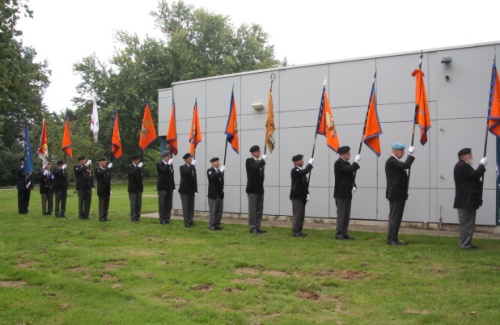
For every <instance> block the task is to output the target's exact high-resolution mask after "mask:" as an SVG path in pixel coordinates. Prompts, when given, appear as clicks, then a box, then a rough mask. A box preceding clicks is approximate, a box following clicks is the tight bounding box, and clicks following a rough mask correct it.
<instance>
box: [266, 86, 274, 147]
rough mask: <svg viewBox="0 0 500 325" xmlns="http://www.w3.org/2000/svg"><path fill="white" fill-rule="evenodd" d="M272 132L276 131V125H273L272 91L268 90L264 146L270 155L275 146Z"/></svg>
mask: <svg viewBox="0 0 500 325" xmlns="http://www.w3.org/2000/svg"><path fill="white" fill-rule="evenodd" d="M274 131H276V125H275V124H274V105H273V90H272V89H269V101H268V103H267V117H266V146H267V148H268V149H269V152H271V153H272V152H273V150H274V146H275V144H276V142H275V141H274Z"/></svg>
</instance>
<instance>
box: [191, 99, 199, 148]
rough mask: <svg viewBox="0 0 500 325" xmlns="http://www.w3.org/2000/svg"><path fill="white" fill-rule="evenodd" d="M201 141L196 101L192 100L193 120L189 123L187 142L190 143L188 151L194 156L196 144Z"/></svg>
mask: <svg viewBox="0 0 500 325" xmlns="http://www.w3.org/2000/svg"><path fill="white" fill-rule="evenodd" d="M200 141H201V128H200V119H199V118H198V101H197V100H195V102H194V109H193V122H192V123H191V130H190V131H189V143H191V149H190V151H189V152H190V153H191V155H192V156H194V152H195V150H196V146H197V145H198V143H199V142H200Z"/></svg>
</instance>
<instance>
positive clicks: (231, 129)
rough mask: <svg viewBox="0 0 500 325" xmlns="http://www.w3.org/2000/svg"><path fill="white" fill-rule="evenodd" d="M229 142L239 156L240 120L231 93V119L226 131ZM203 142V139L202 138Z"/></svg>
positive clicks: (228, 121) (228, 120)
mask: <svg viewBox="0 0 500 325" xmlns="http://www.w3.org/2000/svg"><path fill="white" fill-rule="evenodd" d="M224 134H226V136H227V142H229V143H230V144H231V147H233V150H234V151H236V153H237V154H239V153H240V144H239V142H238V120H237V114H236V102H235V101H234V92H232V91H231V103H230V104H229V117H228V119H227V125H226V131H225V132H224ZM200 140H201V138H200Z"/></svg>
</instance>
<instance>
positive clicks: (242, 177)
mask: <svg viewBox="0 0 500 325" xmlns="http://www.w3.org/2000/svg"><path fill="white" fill-rule="evenodd" d="M495 48H496V50H498V52H500V42H494V43H487V44H476V45H468V46H460V47H452V48H442V49H432V50H425V51H423V65H422V70H423V71H424V73H425V85H426V88H427V97H428V100H429V109H430V114H431V121H432V127H431V129H430V133H429V141H428V143H427V144H426V145H425V146H422V145H421V144H420V142H419V133H418V132H419V131H418V129H417V131H416V132H417V134H416V136H415V143H416V144H415V147H416V152H415V157H416V160H415V163H414V164H413V168H412V172H411V181H410V192H409V199H408V202H407V205H406V210H405V215H404V219H403V221H408V222H419V223H439V222H440V221H441V222H442V223H444V224H456V223H458V216H457V212H456V210H454V209H453V199H454V195H455V189H454V186H455V184H454V180H453V167H454V165H455V163H456V161H457V152H458V151H459V149H461V148H463V147H470V148H472V150H473V154H474V159H475V165H474V166H475V167H477V165H478V163H479V160H480V158H481V157H482V156H483V147H484V139H485V128H486V122H487V120H486V116H487V110H488V100H489V90H490V81H491V79H490V78H491V69H492V59H493V56H494V52H495ZM419 56H420V51H415V52H409V53H399V54H391V55H382V56H375V57H365V58H357V59H349V60H341V61H334V62H325V63H317V64H309V65H300V66H288V67H279V68H275V69H268V70H260V71H251V72H245V73H238V74H233V75H224V76H217V77H210V78H203V79H196V80H188V81H182V82H176V83H174V84H173V86H172V88H170V89H161V90H159V91H158V94H159V118H158V121H159V127H158V129H159V135H160V136H161V139H162V148H164V147H165V135H166V133H167V130H168V125H169V120H170V116H171V107H172V98H175V103H176V119H177V132H178V140H179V155H178V156H177V157H176V160H175V165H176V166H175V170H176V173H177V175H176V181H177V182H179V180H180V177H179V172H178V171H179V169H178V166H179V164H181V163H183V161H182V158H181V157H182V155H183V154H184V153H185V152H188V151H189V141H188V137H189V130H190V126H191V119H192V114H193V106H194V102H195V97H197V100H198V109H199V116H200V124H201V128H202V132H203V141H202V142H201V143H200V144H199V145H198V149H197V151H196V160H197V162H198V164H197V166H196V167H197V170H198V175H199V177H198V182H199V195H198V197H197V199H196V206H195V209H196V210H199V211H207V210H208V205H207V198H206V194H207V193H206V192H207V179H206V170H207V168H209V166H210V163H209V159H210V158H212V157H214V156H218V157H220V158H221V160H222V159H223V157H224V148H225V135H224V130H225V127H226V123H227V118H228V114H229V104H230V99H231V89H232V87H233V84H234V95H235V100H236V105H237V112H238V124H239V132H240V133H239V135H240V155H237V154H236V153H235V152H234V151H233V150H231V148H230V146H229V149H228V151H227V159H226V166H227V169H226V177H225V183H226V186H225V193H226V197H225V200H224V201H225V202H224V212H228V213H241V214H245V213H247V210H248V207H247V206H248V203H247V195H246V193H245V186H246V172H245V159H246V158H247V157H249V148H250V146H252V145H254V144H258V145H260V146H261V148H262V149H263V147H264V140H265V129H264V122H265V119H266V112H267V103H268V95H269V87H270V81H271V80H270V75H271V74H272V73H274V74H275V75H276V80H275V81H274V84H273V98H274V111H275V120H276V126H277V131H276V133H275V137H276V149H275V151H274V152H273V153H272V154H269V153H268V160H267V165H266V179H265V191H266V193H265V204H264V214H267V215H276V216H290V215H291V214H292V205H291V202H290V200H289V191H290V170H291V168H292V166H293V164H292V161H291V158H292V156H293V155H295V154H297V153H301V154H303V155H304V159H309V158H310V155H311V151H312V147H313V140H314V134H315V126H316V122H317V114H318V108H319V104H320V100H321V92H322V87H323V81H324V79H325V78H326V79H327V92H328V98H329V101H330V106H331V108H332V114H333V118H334V120H335V124H336V126H337V131H338V134H339V140H340V145H349V146H350V147H351V148H352V149H351V151H352V152H353V153H354V152H356V151H357V149H358V146H359V143H360V140H361V135H362V130H363V124H364V120H365V114H366V110H367V106H368V100H369V96H370V90H371V85H372V81H373V74H374V71H375V69H376V70H377V83H376V89H377V99H378V115H379V119H380V122H381V126H382V130H383V134H382V135H381V136H380V140H381V147H382V154H381V156H380V158H377V156H376V155H375V154H374V153H373V152H372V151H371V150H370V149H369V148H368V147H366V145H363V149H362V160H361V169H360V170H359V171H358V176H357V179H356V183H357V185H358V190H357V192H356V194H355V197H354V199H353V207H352V213H351V216H352V218H353V219H361V220H387V218H388V214H389V204H388V201H387V200H386V198H385V187H386V179H385V171H384V165H385V161H386V159H387V158H388V157H389V156H390V154H391V144H392V143H393V142H396V141H399V142H403V143H405V144H406V145H407V146H408V145H409V143H410V141H411V135H412V122H413V116H414V111H415V78H413V77H412V76H411V73H412V72H413V71H414V69H415V68H417V66H418V62H419ZM257 103H261V104H263V106H264V109H262V110H258V109H254V108H253V107H252V104H257ZM499 148H500V142H499V141H498V140H497V139H496V138H495V136H494V135H493V134H489V136H488V147H487V152H488V154H487V156H488V158H489V162H488V165H487V167H486V169H487V172H486V174H485V182H484V194H483V200H484V203H483V206H482V207H481V208H480V209H479V211H478V214H477V224H479V225H489V226H494V225H496V224H499V225H500V222H499V217H498V186H497V184H498V179H497V175H496V166H497V159H498V157H497V155H498V154H499V153H500V150H499ZM314 157H315V160H316V162H315V164H314V169H313V171H312V178H311V183H310V193H311V200H310V201H309V203H308V205H307V209H306V217H315V218H335V217H336V206H335V202H334V200H333V185H334V173H333V164H334V162H335V160H336V159H337V157H338V156H337V154H336V153H335V152H333V151H332V150H331V149H328V148H327V146H326V139H325V137H322V136H318V139H317V146H316V152H315V156H314ZM353 158H354V157H352V159H353ZM306 161H307V160H306ZM174 209H181V204H180V199H179V196H178V195H175V201H174Z"/></svg>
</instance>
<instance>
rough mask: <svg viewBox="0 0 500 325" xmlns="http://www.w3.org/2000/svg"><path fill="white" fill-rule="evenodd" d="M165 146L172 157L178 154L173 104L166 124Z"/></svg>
mask: <svg viewBox="0 0 500 325" xmlns="http://www.w3.org/2000/svg"><path fill="white" fill-rule="evenodd" d="M166 141H167V144H168V146H169V147H170V151H172V153H173V154H174V155H177V153H178V152H179V151H178V150H177V126H176V123H175V102H174V103H173V104H172V115H171V116H170V123H169V124H168V132H167V139H166Z"/></svg>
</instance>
